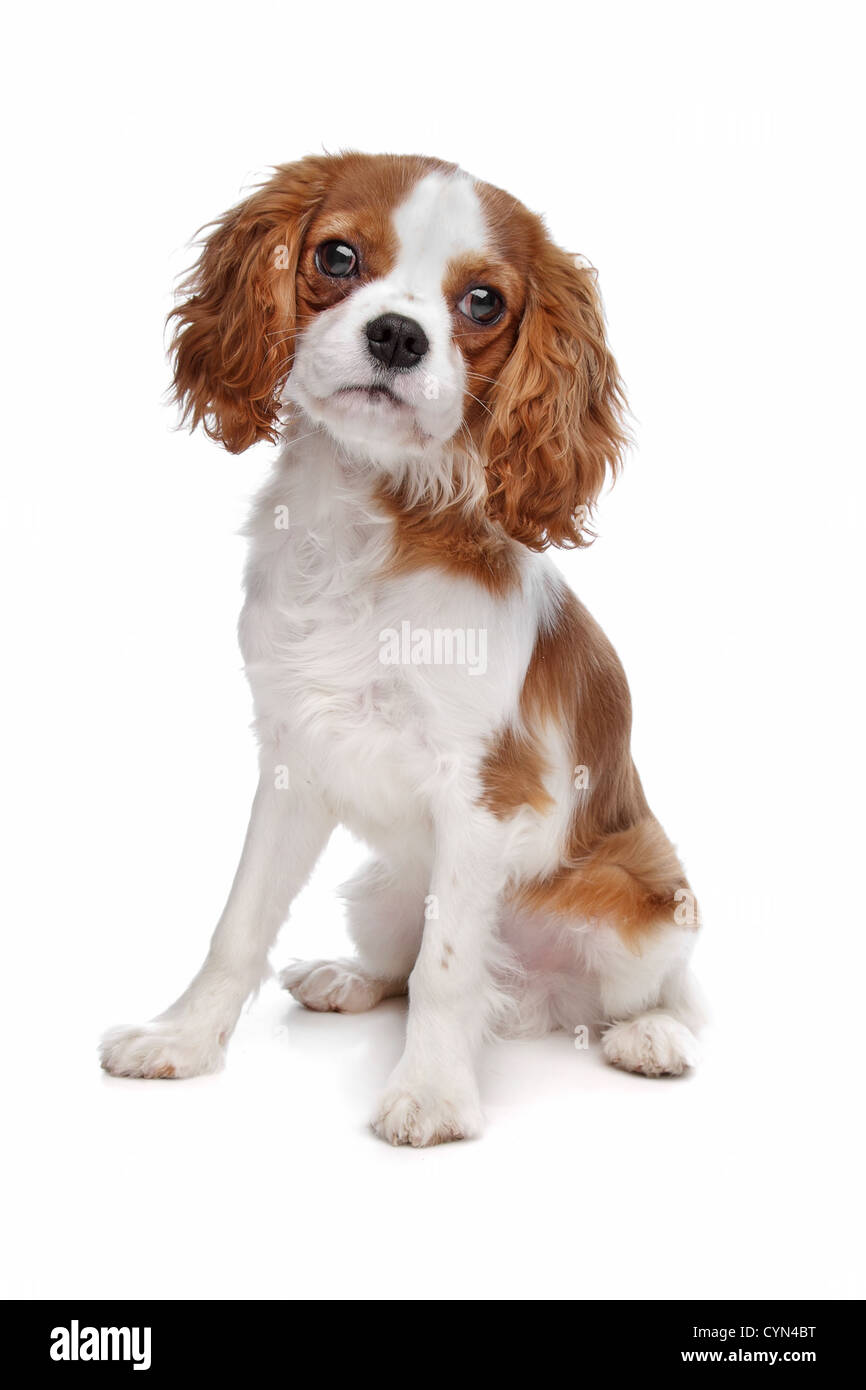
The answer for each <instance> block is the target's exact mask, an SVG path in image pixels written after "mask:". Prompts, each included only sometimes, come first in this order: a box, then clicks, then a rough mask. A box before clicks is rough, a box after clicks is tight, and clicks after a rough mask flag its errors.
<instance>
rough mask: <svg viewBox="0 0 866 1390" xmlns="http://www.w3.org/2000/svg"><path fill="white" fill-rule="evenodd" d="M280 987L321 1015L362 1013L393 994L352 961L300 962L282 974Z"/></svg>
mask: <svg viewBox="0 0 866 1390" xmlns="http://www.w3.org/2000/svg"><path fill="white" fill-rule="evenodd" d="M280 984H281V985H282V986H283V989H287V990H288V991H289V993H290V994H292V995H293V996H294V998H295V999H297V1001H298V1003H299V1004H303V1005H304V1007H305V1008H307V1009H315V1010H316V1011H317V1012H318V1013H327V1012H329V1011H330V1012H332V1013H338V1014H362V1013H364V1012H365V1011H366V1010H367V1009H372V1008H374V1007H375V1006H376V1004H378V1003H379V1001H380V1000H381V999H383V998H384V996H385V994H386V993H388V992H389V991H388V986H387V984H386V983H385V982H384V981H383V980H376V979H374V978H373V976H372V975H368V974H367V972H366V971H365V970H362V969H361V967H360V966H359V965H356V964H355V962H354V961H350V960H296V961H294V962H293V963H292V964H291V965H289V966H287V967H286V969H285V970H282V971H280Z"/></svg>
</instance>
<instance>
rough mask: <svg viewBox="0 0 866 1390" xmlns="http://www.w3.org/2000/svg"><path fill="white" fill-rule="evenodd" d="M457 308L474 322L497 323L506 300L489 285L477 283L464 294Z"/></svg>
mask: <svg viewBox="0 0 866 1390" xmlns="http://www.w3.org/2000/svg"><path fill="white" fill-rule="evenodd" d="M457 308H458V309H459V310H460V312H461V314H465V315H466V317H467V318H468V319H472V320H473V322H474V323H484V324H490V323H497V322H498V320H499V319H501V318H502V314H503V312H504V310H505V300H504V299H503V298H502V295H501V294H499V293H498V292H497V291H496V290H492V289H491V288H490V286H489V285H476V287H475V289H474V290H469V292H468V294H464V296H463V298H462V299H461V301H460V303H459V304H458V305H457Z"/></svg>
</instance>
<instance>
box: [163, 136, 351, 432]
mask: <svg viewBox="0 0 866 1390" xmlns="http://www.w3.org/2000/svg"><path fill="white" fill-rule="evenodd" d="M330 166H331V161H330V160H329V159H328V157H327V156H324V157H320V156H312V157H310V158H308V159H304V160H301V161H300V162H299V163H297V164H283V165H280V166H279V167H278V168H277V171H276V173H275V175H274V177H273V178H272V179H271V180H270V182H269V183H266V184H264V185H263V186H262V187H261V188H259V189H258V190H257V191H256V192H255V193H253V195H252V196H251V197H249V198H248V199H247V200H246V202H244V203H241V204H239V206H238V207H235V208H232V210H231V211H230V212H227V213H226V214H225V216H224V217H221V218H220V219H219V220H218V221H217V222H216V223H215V224H214V225H213V230H212V231H211V233H210V235H209V236H208V237H207V238H206V239H205V242H204V246H203V250H202V254H201V257H200V259H199V262H198V265H197V266H196V267H195V269H194V270H193V272H192V274H191V275H190V276H189V278H188V279H187V280H186V281H185V283H184V285H183V287H182V288H183V290H184V291H185V292H186V293H187V295H188V296H189V298H187V299H186V300H185V302H184V303H182V304H180V305H179V306H178V308H176V309H174V310H173V311H172V313H171V314H170V315H169V317H170V318H174V319H176V320H177V326H176V329H175V335H174V340H173V342H172V352H173V354H174V364H175V371H174V391H175V398H176V399H177V401H178V402H179V403H180V405H181V407H182V409H183V419H184V420H187V419H189V420H190V421H191V424H192V427H193V428H195V426H196V425H198V424H201V425H202V426H203V428H204V429H205V431H206V432H207V434H209V435H210V436H211V438H212V439H217V440H219V441H220V442H221V443H222V444H224V445H225V447H226V448H227V449H228V450H229V452H230V453H233V454H239V453H241V452H242V451H243V450H244V449H248V448H249V446H250V445H251V444H255V443H256V441H257V440H259V439H270V440H273V439H275V438H276V429H275V422H276V413H277V406H278V396H279V391H280V388H281V386H282V385H283V382H284V381H285V379H286V377H287V376H288V374H289V371H290V369H291V362H292V351H293V347H294V334H295V329H296V324H295V274H296V270H297V264H298V257H299V255H300V251H301V247H302V244H303V240H304V235H305V233H306V230H307V227H308V226H309V223H310V221H311V220H312V217H313V214H314V213H315V211H316V208H317V206H318V204H319V202H320V200H321V198H322V197H323V195H324V192H325V190H326V188H327V186H328V182H329V169H330Z"/></svg>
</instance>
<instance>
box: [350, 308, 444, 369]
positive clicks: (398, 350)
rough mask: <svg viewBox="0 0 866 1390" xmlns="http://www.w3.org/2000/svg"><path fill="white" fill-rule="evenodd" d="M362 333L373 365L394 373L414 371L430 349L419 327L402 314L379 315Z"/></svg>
mask: <svg viewBox="0 0 866 1390" xmlns="http://www.w3.org/2000/svg"><path fill="white" fill-rule="evenodd" d="M364 331H365V333H366V334H367V341H368V343H369V344H370V351H371V352H372V354H373V356H374V357H375V358H376V361H377V362H382V363H383V364H384V365H385V366H386V367H393V368H394V369H395V370H396V371H401V372H405V371H408V370H409V368H410V367H416V366H417V365H418V363H419V362H420V361H421V358H422V357H423V356H424V354H425V352H426V351H427V349H428V348H429V346H430V344H429V343H428V341H427V334H426V333H425V332H424V329H423V328H422V327H421V325H420V323H416V322H415V320H414V319H407V318H406V317H405V316H404V315H403V314H380V315H379V317H378V318H377V319H371V320H370V322H369V323H368V324H367V327H366V328H365V330H364Z"/></svg>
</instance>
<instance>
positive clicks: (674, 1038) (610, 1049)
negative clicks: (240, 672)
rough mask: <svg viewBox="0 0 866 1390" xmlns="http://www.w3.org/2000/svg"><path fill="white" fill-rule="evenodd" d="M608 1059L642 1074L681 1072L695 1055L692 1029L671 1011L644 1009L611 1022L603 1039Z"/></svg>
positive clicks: (625, 1069) (614, 1063)
mask: <svg viewBox="0 0 866 1390" xmlns="http://www.w3.org/2000/svg"><path fill="white" fill-rule="evenodd" d="M602 1051H603V1052H604V1055H605V1057H606V1058H607V1060H608V1061H609V1062H611V1063H612V1064H613V1066H615V1067H622V1068H623V1070H624V1071H637V1072H641V1073H642V1074H643V1075H644V1076H681V1075H682V1073H683V1072H684V1071H685V1070H686V1069H687V1068H688V1067H693V1066H694V1065H695V1063H696V1062H697V1059H698V1044H697V1041H696V1039H695V1037H694V1034H693V1033H690V1032H689V1030H688V1028H687V1027H686V1025H685V1024H684V1023H680V1021H679V1019H677V1018H674V1017H673V1015H672V1014H666V1013H646V1014H639V1015H638V1017H637V1018H631V1019H628V1021H627V1022H625V1023H614V1024H612V1025H611V1026H610V1028H608V1030H607V1032H606V1033H605V1035H604V1039H603V1041H602Z"/></svg>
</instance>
